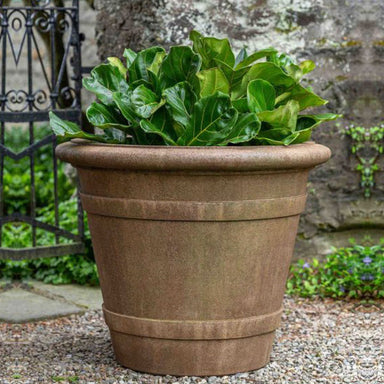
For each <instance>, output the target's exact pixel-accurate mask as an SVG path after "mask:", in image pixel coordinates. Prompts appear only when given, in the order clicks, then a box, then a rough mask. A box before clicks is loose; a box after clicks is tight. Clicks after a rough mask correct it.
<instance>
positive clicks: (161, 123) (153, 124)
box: [140, 107, 177, 145]
mask: <svg viewBox="0 0 384 384" xmlns="http://www.w3.org/2000/svg"><path fill="white" fill-rule="evenodd" d="M140 127H141V129H142V130H143V131H144V132H146V133H148V134H154V135H158V136H160V137H161V138H162V139H163V140H164V142H165V144H167V145H177V144H176V139H177V137H176V136H175V133H174V131H173V129H172V123H171V121H170V119H169V116H168V112H167V110H166V109H165V108H164V107H163V108H161V109H159V110H158V111H157V112H156V113H155V114H154V115H152V117H151V118H150V119H149V120H144V119H143V120H141V121H140Z"/></svg>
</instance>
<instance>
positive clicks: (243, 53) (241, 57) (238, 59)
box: [235, 47, 248, 67]
mask: <svg viewBox="0 0 384 384" xmlns="http://www.w3.org/2000/svg"><path fill="white" fill-rule="evenodd" d="M247 57H248V53H247V49H246V48H245V47H243V48H241V49H240V52H239V53H238V54H237V56H236V59H235V67H236V66H237V65H238V64H239V63H241V62H242V61H244V60H245V59H246V58H247Z"/></svg>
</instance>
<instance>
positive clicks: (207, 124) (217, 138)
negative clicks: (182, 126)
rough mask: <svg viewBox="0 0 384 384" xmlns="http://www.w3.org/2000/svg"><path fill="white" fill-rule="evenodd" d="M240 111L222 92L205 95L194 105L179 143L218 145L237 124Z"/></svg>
mask: <svg viewBox="0 0 384 384" xmlns="http://www.w3.org/2000/svg"><path fill="white" fill-rule="evenodd" d="M237 115H238V112H237V111H236V109H234V108H233V107H232V105H231V101H230V98H229V96H227V95H224V94H222V93H220V92H218V93H216V94H214V95H212V96H208V97H203V98H202V99H200V100H199V101H197V103H196V104H195V105H194V109H193V113H192V115H191V120H190V122H189V123H188V125H187V127H186V130H185V134H184V136H183V137H182V138H181V139H180V141H179V142H178V144H179V145H217V144H219V143H220V142H222V141H223V140H224V139H225V138H226V137H227V136H228V135H229V133H230V131H231V129H232V128H233V127H234V126H235V124H236V120H237Z"/></svg>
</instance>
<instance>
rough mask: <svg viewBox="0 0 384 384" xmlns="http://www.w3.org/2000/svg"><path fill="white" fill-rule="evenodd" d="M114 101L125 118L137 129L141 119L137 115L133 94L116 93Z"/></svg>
mask: <svg viewBox="0 0 384 384" xmlns="http://www.w3.org/2000/svg"><path fill="white" fill-rule="evenodd" d="M113 100H114V102H115V103H116V105H117V106H118V108H119V110H120V112H121V113H122V114H123V116H124V117H125V118H126V119H127V120H128V121H129V122H130V123H131V125H133V126H134V127H137V126H138V125H139V122H140V118H139V117H138V116H137V115H136V112H135V110H134V107H133V104H132V101H131V92H130V93H121V92H116V93H114V94H113Z"/></svg>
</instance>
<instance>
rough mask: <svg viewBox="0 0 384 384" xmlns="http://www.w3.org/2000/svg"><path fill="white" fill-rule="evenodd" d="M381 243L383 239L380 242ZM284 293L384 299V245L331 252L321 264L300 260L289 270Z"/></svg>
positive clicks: (351, 247) (314, 261)
mask: <svg viewBox="0 0 384 384" xmlns="http://www.w3.org/2000/svg"><path fill="white" fill-rule="evenodd" d="M383 240H384V239H383ZM287 293H288V294H294V295H299V296H302V297H312V296H315V295H319V296H321V297H332V298H351V299H372V298H373V299H377V298H383V297H384V242H383V243H382V244H380V245H374V246H362V245H357V244H354V243H353V244H352V246H350V247H347V248H339V249H334V251H333V253H331V254H330V255H328V256H327V257H326V259H325V261H324V262H319V261H318V260H317V259H313V260H312V262H310V263H309V262H305V261H304V260H300V261H299V262H298V263H297V264H295V265H293V266H292V267H291V271H290V276H289V279H288V282H287Z"/></svg>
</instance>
